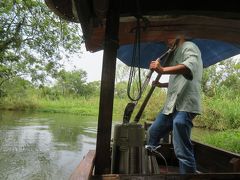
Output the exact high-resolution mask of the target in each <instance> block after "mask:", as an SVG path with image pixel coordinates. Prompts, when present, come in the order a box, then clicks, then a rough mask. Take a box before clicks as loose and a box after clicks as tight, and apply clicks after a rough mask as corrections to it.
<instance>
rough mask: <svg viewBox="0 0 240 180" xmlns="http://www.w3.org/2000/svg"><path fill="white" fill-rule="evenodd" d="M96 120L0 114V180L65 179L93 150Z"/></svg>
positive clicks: (67, 115)
mask: <svg viewBox="0 0 240 180" xmlns="http://www.w3.org/2000/svg"><path fill="white" fill-rule="evenodd" d="M97 119H98V117H92V116H79V115H71V114H48V113H27V112H11V111H0V180H38V179H39V180H45V179H46V180H65V179H68V178H69V176H70V174H71V173H72V172H73V170H74V169H75V168H76V167H77V165H78V164H79V162H80V161H81V159H82V158H83V157H84V155H85V154H86V153H87V152H88V151H89V150H91V149H95V145H96V134H97ZM114 123H116V122H115V121H114ZM112 129H113V128H112ZM201 133H202V132H197V133H196V134H197V135H200V136H201Z"/></svg>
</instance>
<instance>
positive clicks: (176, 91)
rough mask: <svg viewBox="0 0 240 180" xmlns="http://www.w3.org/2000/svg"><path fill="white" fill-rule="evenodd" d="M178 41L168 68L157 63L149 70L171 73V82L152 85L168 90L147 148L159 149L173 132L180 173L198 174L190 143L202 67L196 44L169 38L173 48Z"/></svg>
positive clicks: (151, 129)
mask: <svg viewBox="0 0 240 180" xmlns="http://www.w3.org/2000/svg"><path fill="white" fill-rule="evenodd" d="M177 38H178V40H177V41H178V42H179V43H178V44H177V48H176V50H175V51H174V53H173V55H172V56H170V57H169V58H170V59H169V60H168V62H169V65H167V66H165V67H162V66H161V64H160V63H159V62H158V61H157V60H155V61H152V62H151V63H150V69H152V70H154V71H155V72H157V73H159V74H170V77H169V83H167V84H166V83H160V82H153V85H155V86H157V87H168V91H167V98H166V102H165V104H164V107H163V109H162V110H161V111H160V113H159V114H158V116H157V117H156V119H155V121H154V122H153V124H152V125H151V126H150V128H149V131H148V135H149V137H148V145H150V146H158V145H159V141H160V139H161V138H163V137H165V136H166V135H167V134H168V133H169V132H170V131H172V137H173V146H174V152H175V154H176V157H177V159H178V160H179V170H180V173H181V174H185V173H195V172H196V162H195V158H194V152H193V147H192V143H191V139H190V137H191V129H192V127H193V123H192V121H193V119H194V118H195V116H196V115H198V114H200V113H201V98H200V96H201V80H202V72H203V64H202V59H201V52H200V50H199V48H198V47H197V45H196V44H194V43H193V42H190V41H187V40H186V39H185V36H184V35H180V36H178V37H176V36H175V37H168V38H167V39H166V44H167V46H169V47H171V46H173V44H174V43H175V42H176V39H177Z"/></svg>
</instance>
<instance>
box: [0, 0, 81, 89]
mask: <svg viewBox="0 0 240 180" xmlns="http://www.w3.org/2000/svg"><path fill="white" fill-rule="evenodd" d="M80 34H81V31H80V25H79V24H73V23H69V22H65V21H63V20H61V19H60V18H59V17H57V16H55V15H54V14H53V13H52V12H50V11H49V9H48V7H47V6H46V4H45V3H44V2H43V1H42V0H2V1H0V91H1V93H7V92H6V91H4V88H2V86H3V84H4V83H5V82H6V81H9V80H10V79H12V78H14V77H21V78H25V79H26V78H27V79H29V80H30V81H31V82H32V83H35V84H38V85H39V84H44V83H46V81H47V80H48V78H47V77H49V76H51V77H54V76H55V75H56V73H57V72H58V71H59V70H60V69H61V67H62V66H61V63H60V60H61V59H62V57H63V55H64V54H65V55H66V54H69V53H73V52H79V51H80V50H81V43H82V38H81V35H80ZM3 91H4V92H3Z"/></svg>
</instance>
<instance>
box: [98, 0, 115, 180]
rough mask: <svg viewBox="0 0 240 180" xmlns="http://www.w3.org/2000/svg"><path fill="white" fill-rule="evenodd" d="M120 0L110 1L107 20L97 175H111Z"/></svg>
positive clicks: (99, 117)
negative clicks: (111, 144)
mask: <svg viewBox="0 0 240 180" xmlns="http://www.w3.org/2000/svg"><path fill="white" fill-rule="evenodd" d="M118 29H119V0H110V1H109V9H108V14H107V20H106V30H105V44H104V53H103V66H102V77H101V91H100V104H99V115H98V130H97V145H96V159H95V174H99V175H100V174H107V173H110V167H111V161H110V160H111V159H110V158H111V157H110V156H111V154H110V141H111V129H112V111H113V99H114V82H115V70H116V56H117V49H118V46H119V44H118Z"/></svg>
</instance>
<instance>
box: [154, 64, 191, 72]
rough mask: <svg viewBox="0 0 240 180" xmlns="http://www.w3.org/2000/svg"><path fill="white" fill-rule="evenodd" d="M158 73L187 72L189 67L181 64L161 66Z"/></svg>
mask: <svg viewBox="0 0 240 180" xmlns="http://www.w3.org/2000/svg"><path fill="white" fill-rule="evenodd" d="M158 73H161V74H188V73H189V69H188V68H187V67H186V66H185V65H183V64H178V65H176V66H168V67H162V70H160V69H159V72H158Z"/></svg>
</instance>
